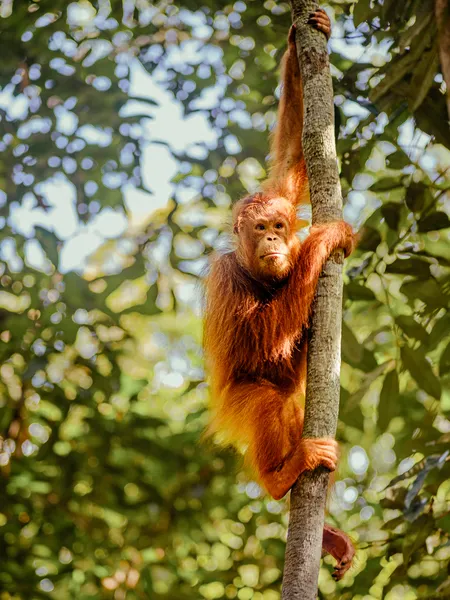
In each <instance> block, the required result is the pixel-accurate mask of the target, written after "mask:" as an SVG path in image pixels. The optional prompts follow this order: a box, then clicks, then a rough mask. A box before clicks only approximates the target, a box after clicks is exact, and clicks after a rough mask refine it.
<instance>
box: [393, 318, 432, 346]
mask: <svg viewBox="0 0 450 600" xmlns="http://www.w3.org/2000/svg"><path fill="white" fill-rule="evenodd" d="M395 322H396V323H397V325H398V326H399V327H400V328H401V329H402V330H403V331H404V332H405V333H406V335H407V336H408V337H409V338H412V339H413V340H418V341H420V342H423V343H426V342H427V340H428V333H427V331H426V329H425V328H424V327H422V325H421V324H420V323H418V322H417V321H415V320H414V318H413V317H411V316H408V315H400V316H399V317H396V319H395Z"/></svg>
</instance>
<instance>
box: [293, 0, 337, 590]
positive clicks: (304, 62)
mask: <svg viewBox="0 0 450 600" xmlns="http://www.w3.org/2000/svg"><path fill="white" fill-rule="evenodd" d="M291 5H292V15H293V22H294V23H296V25H297V40H296V41H297V51H298V58H299V62H300V69H301V74H302V79H303V90H304V92H303V94H304V130H303V146H304V154H305V160H306V166H307V171H308V178H309V187H310V195H311V205H312V221H313V223H314V224H319V223H324V222H327V221H330V220H336V219H341V218H342V194H341V187H340V182H339V171H338V165H337V158H336V146H335V140H334V107H333V87H332V83H331V75H330V68H329V60H328V51H327V44H326V40H325V36H324V35H323V34H322V33H319V32H317V31H316V30H314V29H313V28H312V27H311V26H310V25H307V24H306V22H307V20H308V16H309V14H310V13H312V12H313V11H314V10H315V9H316V8H317V4H315V3H314V2H312V1H311V0H291ZM342 261H343V258H342V251H339V252H337V253H336V254H335V255H334V256H333V257H332V258H331V259H330V260H329V261H328V262H327V264H326V266H325V268H324V270H323V273H322V276H321V278H320V281H319V285H318V288H317V294H316V301H315V306H314V314H313V318H312V328H311V339H310V343H309V351H308V376H307V388H306V407H305V425H304V431H303V435H304V437H334V436H335V434H336V426H337V416H338V410H339V391H340V360H341V320H342ZM327 487H328V472H327V471H326V470H325V469H324V468H322V467H321V468H319V469H317V470H315V471H313V472H305V473H304V474H303V475H302V476H301V477H300V478H299V479H298V481H297V483H296V484H295V485H294V487H293V488H292V491H291V511H290V523H289V531H288V541H287V548H286V562H285V568H284V575H283V596H282V597H283V600H315V599H316V598H317V584H318V576H319V567H320V557H321V548H322V533H323V525H324V511H325V501H326V494H327Z"/></svg>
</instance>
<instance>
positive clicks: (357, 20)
mask: <svg viewBox="0 0 450 600" xmlns="http://www.w3.org/2000/svg"><path fill="white" fill-rule="evenodd" d="M372 12H373V11H372V9H371V7H370V0H357V2H356V3H355V4H354V5H353V22H354V24H355V27H358V25H361V23H363V22H364V21H367V20H368V19H369V18H370V16H371V15H372Z"/></svg>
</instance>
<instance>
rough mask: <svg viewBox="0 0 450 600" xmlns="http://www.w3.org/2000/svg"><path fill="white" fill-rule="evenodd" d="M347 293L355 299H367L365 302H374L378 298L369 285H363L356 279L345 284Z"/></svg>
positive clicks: (351, 298)
mask: <svg viewBox="0 0 450 600" xmlns="http://www.w3.org/2000/svg"><path fill="white" fill-rule="evenodd" d="M345 293H346V294H347V296H348V298H350V300H353V301H355V302H356V301H358V300H359V301H365V302H373V301H374V300H376V297H375V294H374V293H373V292H372V290H371V289H370V288H368V287H365V286H363V285H359V283H356V282H355V281H352V282H350V283H349V284H347V285H346V286H345Z"/></svg>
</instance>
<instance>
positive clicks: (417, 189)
mask: <svg viewBox="0 0 450 600" xmlns="http://www.w3.org/2000/svg"><path fill="white" fill-rule="evenodd" d="M426 190H427V187H426V185H425V184H424V183H422V182H421V181H419V182H418V183H416V182H414V181H413V182H412V183H411V184H410V186H409V187H408V189H407V190H406V196H405V202H406V206H407V207H408V208H409V209H410V210H412V211H413V212H420V211H421V210H422V208H423V207H424V205H425V192H426Z"/></svg>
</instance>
